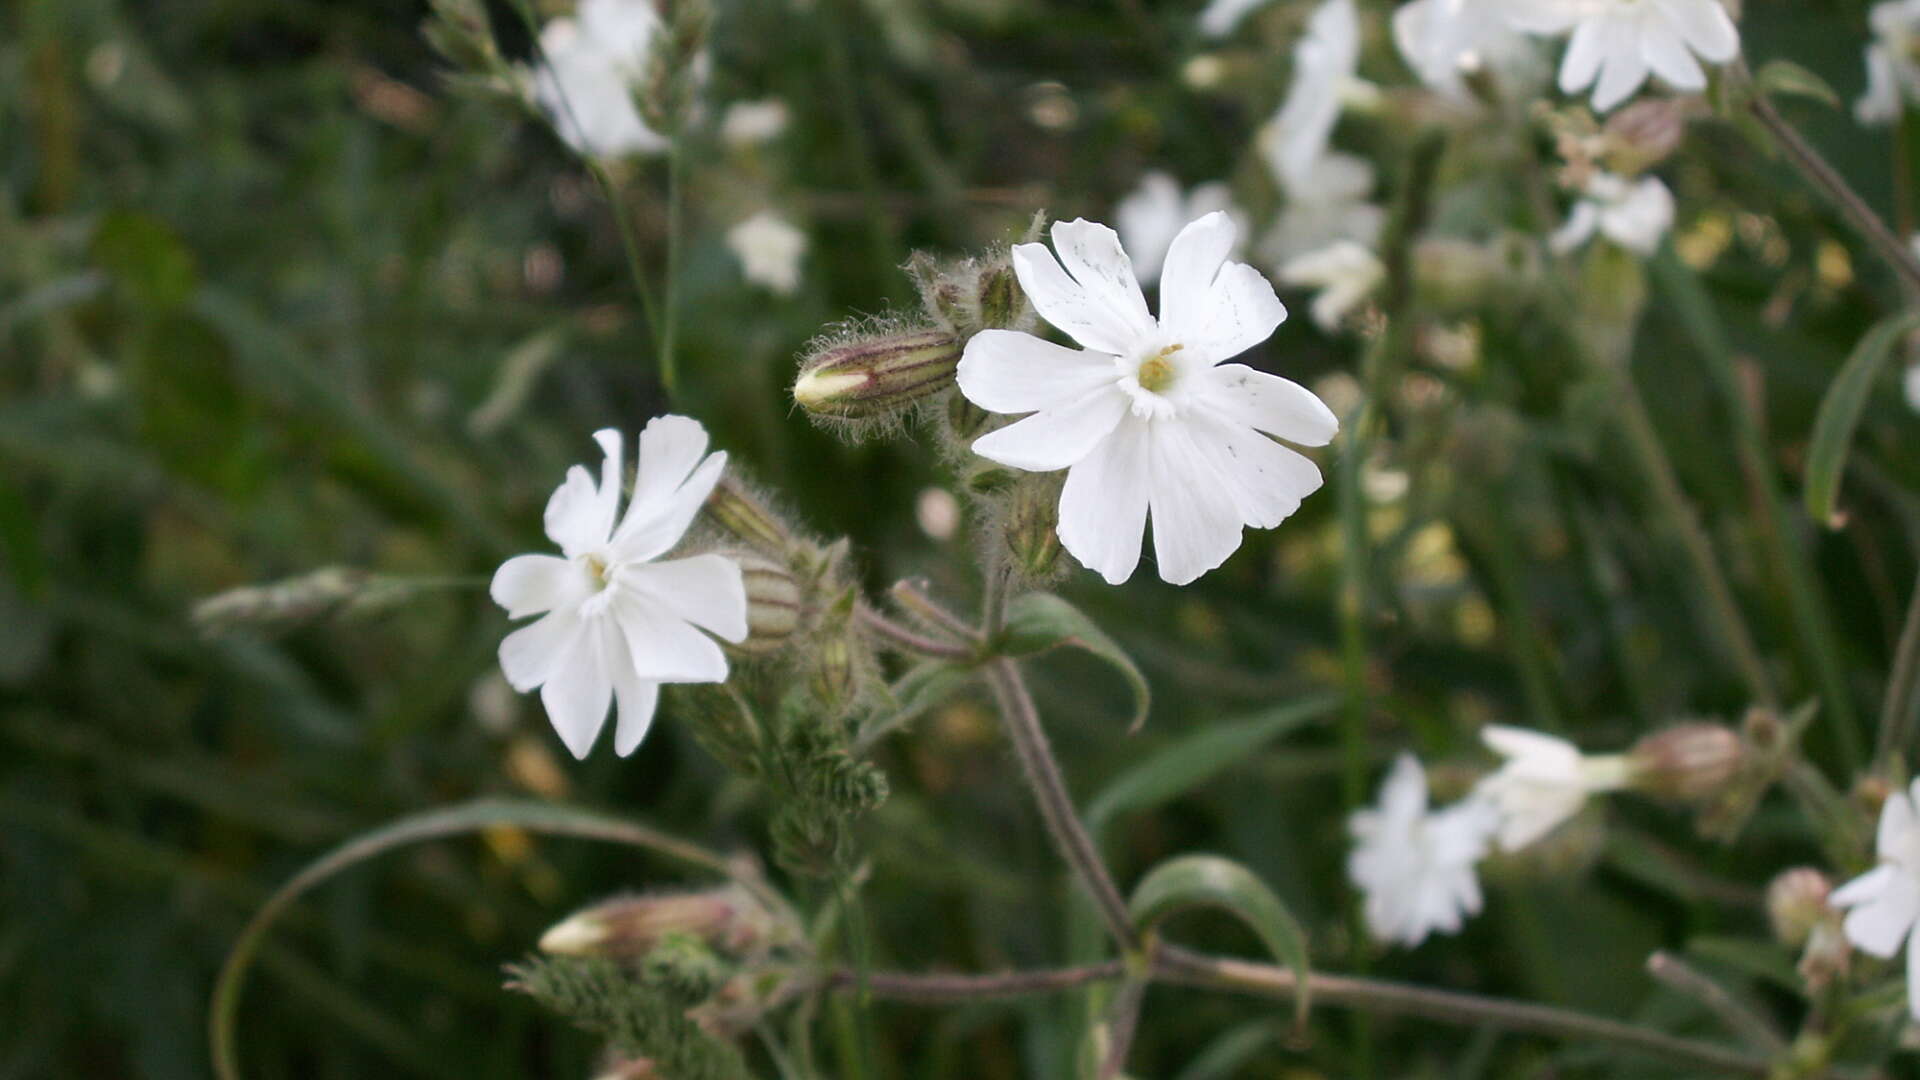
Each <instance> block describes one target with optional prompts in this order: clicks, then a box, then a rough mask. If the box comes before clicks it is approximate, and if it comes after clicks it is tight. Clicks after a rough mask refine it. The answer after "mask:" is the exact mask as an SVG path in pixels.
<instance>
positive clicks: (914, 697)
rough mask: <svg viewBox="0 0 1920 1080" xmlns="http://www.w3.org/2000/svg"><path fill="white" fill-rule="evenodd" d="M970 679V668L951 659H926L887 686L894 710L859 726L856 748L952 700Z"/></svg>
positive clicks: (855, 741)
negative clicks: (956, 692)
mask: <svg viewBox="0 0 1920 1080" xmlns="http://www.w3.org/2000/svg"><path fill="white" fill-rule="evenodd" d="M973 676H974V668H973V667H972V665H969V664H956V663H954V662H953V661H951V660H929V661H927V662H926V663H924V664H918V665H916V666H914V667H912V668H910V669H908V671H907V673H906V674H905V675H902V676H900V678H899V679H898V680H897V681H895V682H894V684H893V685H892V686H890V687H888V692H889V693H891V694H892V695H893V700H894V708H893V711H892V712H889V713H886V714H884V715H882V716H880V717H878V718H877V719H875V720H873V721H872V722H870V723H868V724H867V725H866V726H864V727H862V728H861V729H860V734H859V736H858V737H857V738H856V739H855V740H854V747H855V749H857V750H865V749H867V748H868V747H870V746H872V745H873V744H874V743H876V742H879V741H880V740H881V739H883V738H885V737H886V736H888V735H890V734H892V733H893V732H894V731H897V730H899V729H900V728H903V727H905V726H906V725H908V724H911V723H913V722H914V721H915V720H918V719H919V718H920V717H922V716H924V715H926V714H927V712H928V710H930V709H933V708H935V707H936V706H939V705H941V704H942V703H944V702H945V701H946V700H947V699H948V698H951V697H952V696H953V695H954V692H955V691H957V690H959V689H960V688H961V687H962V686H965V685H966V684H967V682H968V681H969V680H970V679H972V678H973Z"/></svg>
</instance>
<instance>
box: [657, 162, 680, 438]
mask: <svg viewBox="0 0 1920 1080" xmlns="http://www.w3.org/2000/svg"><path fill="white" fill-rule="evenodd" d="M680 142H681V137H680V136H678V135H676V136H675V137H674V139H673V142H672V143H671V144H669V146H668V148H667V301H666V310H665V311H664V312H663V313H662V315H661V319H662V323H663V325H662V328H661V331H660V386H661V388H662V389H664V390H665V391H666V392H667V398H668V399H669V400H672V398H673V397H674V396H675V395H676V394H677V392H678V390H679V386H680V368H679V358H678V353H677V352H676V349H677V347H678V345H679V336H680V264H681V261H682V259H683V258H684V256H685V252H683V251H682V250H681V249H682V248H683V247H685V241H686V238H685V237H684V236H683V235H682V233H683V231H684V230H683V229H682V228H681V220H680V219H681V216H682V214H683V213H684V210H683V207H682V205H681V204H682V203H683V201H684V199H685V195H684V192H683V191H682V190H681V189H682V188H684V187H685V186H686V185H685V184H684V183H683V181H682V173H683V172H684V162H683V161H682V158H683V157H684V156H685V155H684V153H683V152H682V150H681V149H680Z"/></svg>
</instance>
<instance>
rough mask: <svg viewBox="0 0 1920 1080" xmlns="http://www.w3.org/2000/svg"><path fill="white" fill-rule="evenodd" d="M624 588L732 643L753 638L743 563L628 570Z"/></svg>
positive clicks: (717, 559)
mask: <svg viewBox="0 0 1920 1080" xmlns="http://www.w3.org/2000/svg"><path fill="white" fill-rule="evenodd" d="M621 585H622V586H624V587H628V588H631V589H633V590H634V591H635V592H636V593H638V594H640V595H641V596H644V597H645V598H647V599H648V600H650V601H652V602H653V603H655V604H658V605H659V606H660V607H662V608H665V609H666V610H667V611H669V612H671V613H672V614H673V615H675V616H676V617H678V618H680V619H684V620H685V621H687V622H690V623H692V624H694V625H695V626H698V627H702V628H704V629H706V630H710V631H712V632H713V633H715V634H718V635H719V636H720V637H721V638H723V639H724V640H727V641H736V642H737V641H745V640H746V638H747V590H746V586H745V585H744V584H743V583H742V581H741V577H740V564H739V563H737V562H734V561H733V560H732V559H729V558H727V557H726V556H724V555H711V554H710V555H695V556H694V557H692V558H690V559H674V560H672V561H670V562H658V563H648V564H646V565H644V566H632V567H628V568H626V569H625V570H623V571H622V573H621Z"/></svg>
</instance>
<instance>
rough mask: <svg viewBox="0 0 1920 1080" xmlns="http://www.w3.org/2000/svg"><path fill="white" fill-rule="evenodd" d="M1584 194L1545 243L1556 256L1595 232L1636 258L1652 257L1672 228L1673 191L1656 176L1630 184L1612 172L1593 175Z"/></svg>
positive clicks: (1590, 237) (1575, 246) (1591, 237)
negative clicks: (1562, 223) (1563, 222)
mask: <svg viewBox="0 0 1920 1080" xmlns="http://www.w3.org/2000/svg"><path fill="white" fill-rule="evenodd" d="M1585 195H1586V197H1585V198H1583V199H1581V200H1580V201H1579V202H1578V203H1576V204H1575V205H1574V208H1573V212H1572V213H1571V214H1569V215H1567V222H1566V224H1564V225H1562V226H1560V228H1559V229H1558V230H1556V231H1555V232H1554V234H1553V236H1552V237H1551V238H1550V239H1549V241H1548V243H1549V245H1550V246H1551V247H1552V248H1553V250H1554V251H1555V252H1558V253H1559V254H1562V255H1565V254H1566V253H1567V252H1569V251H1572V250H1574V249H1575V248H1578V247H1580V246H1581V245H1583V244H1585V243H1586V242H1587V241H1588V240H1591V239H1593V234H1594V233H1595V232H1598V233H1600V234H1601V235H1602V236H1605V237H1606V238H1607V239H1609V240H1611V241H1613V242H1614V243H1616V244H1619V245H1620V246H1621V247H1623V248H1626V249H1627V250H1628V251H1631V252H1633V253H1634V254H1636V255H1643V256H1645V255H1652V254H1653V253H1654V251H1655V250H1657V249H1658V248H1659V247H1660V240H1661V238H1662V237H1664V236H1666V235H1667V230H1669V229H1671V228H1673V192H1671V191H1669V190H1667V185H1665V184H1663V183H1661V182H1660V179H1659V178H1658V177H1654V176H1649V177H1646V178H1644V179H1642V180H1641V181H1640V182H1638V183H1632V182H1629V181H1627V180H1624V179H1622V178H1620V177H1618V176H1615V175H1613V174H1612V173H1594V174H1593V176H1592V177H1591V178H1590V179H1589V180H1588V181H1587V187H1586V191H1585Z"/></svg>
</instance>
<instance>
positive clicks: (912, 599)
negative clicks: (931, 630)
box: [892, 581, 980, 641]
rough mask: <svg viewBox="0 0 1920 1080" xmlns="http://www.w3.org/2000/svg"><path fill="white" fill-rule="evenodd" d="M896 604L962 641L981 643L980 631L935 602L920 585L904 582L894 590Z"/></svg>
mask: <svg viewBox="0 0 1920 1080" xmlns="http://www.w3.org/2000/svg"><path fill="white" fill-rule="evenodd" d="M892 593H893V599H894V602H895V603H897V604H899V605H900V606H901V607H903V608H905V609H907V610H908V611H910V612H912V613H914V614H915V615H918V616H920V617H921V618H922V619H925V620H926V621H927V622H928V623H930V624H932V625H934V626H938V627H939V628H941V629H942V630H945V631H947V632H948V633H950V634H952V635H953V636H954V637H956V638H958V639H960V640H961V641H979V640H980V631H979V630H978V629H976V628H974V627H972V626H969V625H968V624H967V622H966V620H964V619H962V618H961V617H960V616H958V615H955V614H954V613H953V612H951V611H948V610H947V609H946V608H943V607H941V606H940V605H939V604H937V603H935V602H934V599H933V597H931V596H928V595H927V592H926V590H925V589H924V588H922V587H921V585H920V583H917V582H912V581H902V582H900V583H899V584H897V585H895V586H894V587H893V589H892Z"/></svg>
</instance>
